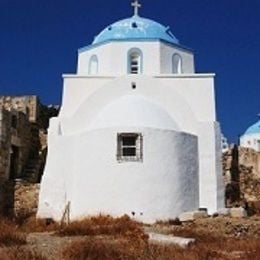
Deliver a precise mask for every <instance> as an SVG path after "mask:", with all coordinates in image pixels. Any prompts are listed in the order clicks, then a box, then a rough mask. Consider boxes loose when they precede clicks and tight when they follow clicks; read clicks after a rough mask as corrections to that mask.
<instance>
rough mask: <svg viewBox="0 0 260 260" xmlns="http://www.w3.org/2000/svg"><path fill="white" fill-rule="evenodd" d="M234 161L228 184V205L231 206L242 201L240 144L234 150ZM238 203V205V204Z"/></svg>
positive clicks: (232, 156)
mask: <svg viewBox="0 0 260 260" xmlns="http://www.w3.org/2000/svg"><path fill="white" fill-rule="evenodd" d="M231 153H232V155H231V158H232V161H231V168H230V175H231V182H230V183H228V184H227V185H226V206H227V207H231V206H234V204H236V203H237V204H238V205H239V203H240V199H241V191H240V173H239V150H238V146H237V145H234V147H233V149H232V151H231ZM238 205H237V206H238Z"/></svg>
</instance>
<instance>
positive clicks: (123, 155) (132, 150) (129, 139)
mask: <svg viewBox="0 0 260 260" xmlns="http://www.w3.org/2000/svg"><path fill="white" fill-rule="evenodd" d="M142 150H143V138H142V135H141V134H140V133H120V134H118V135H117V160H118V161H119V162H124V161H126V162H127V161H135V162H137V161H142V158H143V151H142Z"/></svg>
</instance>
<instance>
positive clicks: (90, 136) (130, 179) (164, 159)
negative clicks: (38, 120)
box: [38, 127, 199, 223]
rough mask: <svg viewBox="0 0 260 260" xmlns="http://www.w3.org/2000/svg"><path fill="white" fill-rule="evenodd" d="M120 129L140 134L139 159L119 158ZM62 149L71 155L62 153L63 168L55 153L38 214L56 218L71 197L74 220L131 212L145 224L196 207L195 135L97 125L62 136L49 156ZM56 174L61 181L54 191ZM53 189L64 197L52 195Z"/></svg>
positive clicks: (197, 201) (57, 153) (48, 167)
mask: <svg viewBox="0 0 260 260" xmlns="http://www.w3.org/2000/svg"><path fill="white" fill-rule="evenodd" d="M118 132H140V133H142V134H143V145H144V148H143V149H144V150H143V151H144V153H143V154H144V158H143V162H129V163H119V162H118V161H117V157H116V155H117V133H118ZM57 138H58V139H59V138H60V137H57ZM64 153H65V154H68V155H69V154H70V155H73V156H70V157H69V156H68V157H67V156H65V157H63V156H62V157H63V158H64V159H66V163H65V161H64V162H63V164H66V169H64V168H62V164H61V163H59V161H60V160H61V158H59V159H58V158H57V156H56V159H55V160H52V161H49V164H48V166H47V168H46V171H45V176H44V179H43V182H42V186H43V187H45V188H44V189H42V190H41V195H40V205H39V211H38V217H43V216H44V217H46V216H47V215H48V213H49V215H50V216H51V217H53V218H54V219H56V220H60V218H61V216H62V210H59V209H62V208H65V205H66V201H70V202H71V218H72V219H75V218H80V217H83V216H86V215H95V214H99V213H104V214H111V215H113V216H120V215H123V214H128V215H129V216H132V214H131V213H132V212H135V218H136V219H138V220H140V221H144V222H147V223H151V222H155V221H156V220H158V219H164V220H167V219H169V218H174V217H177V216H178V215H179V214H180V213H181V212H183V211H189V210H195V209H197V208H198V207H199V204H198V203H199V198H198V197H199V192H198V157H197V153H198V146H197V138H196V137H194V136H191V135H187V134H184V133H178V132H175V131H170V130H160V129H151V128H132V127H131V128H129V127H120V128H118V127H117V128H107V129H96V130H94V131H87V132H84V133H82V134H81V135H76V136H70V137H64V138H63V142H62V143H61V142H60V143H59V142H58V143H57V142H56V143H55V149H52V150H51V151H50V154H49V158H51V157H53V158H55V156H54V154H56V155H61V154H64ZM60 157H61V156H60ZM61 172H62V176H61V175H60V173H61ZM58 178H61V183H62V182H63V180H64V181H65V183H64V184H62V185H61V186H60V188H59V189H58V190H56V189H57V186H58V185H57V179H58ZM55 179H56V181H54V180H55ZM54 190H56V191H58V192H60V193H61V194H62V195H63V196H61V195H60V194H59V195H58V196H55V197H52V194H53V191H54ZM64 191H65V192H64ZM54 194H55V195H56V192H55V193H54ZM64 198H66V199H64ZM46 204H48V205H49V208H48V207H46ZM53 209H55V210H54V211H53Z"/></svg>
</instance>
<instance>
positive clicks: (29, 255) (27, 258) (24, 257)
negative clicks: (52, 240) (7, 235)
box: [0, 247, 47, 260]
mask: <svg viewBox="0 0 260 260" xmlns="http://www.w3.org/2000/svg"><path fill="white" fill-rule="evenodd" d="M0 259H2V260H20V259H21V260H47V259H46V258H45V257H43V256H42V255H41V254H39V253H38V252H36V251H34V250H30V249H25V248H22V247H12V248H8V249H5V250H2V251H0Z"/></svg>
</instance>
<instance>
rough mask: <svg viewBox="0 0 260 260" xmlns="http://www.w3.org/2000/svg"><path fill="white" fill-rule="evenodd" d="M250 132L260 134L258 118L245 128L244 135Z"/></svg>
mask: <svg viewBox="0 0 260 260" xmlns="http://www.w3.org/2000/svg"><path fill="white" fill-rule="evenodd" d="M250 134H260V120H259V121H258V122H257V123H255V124H254V125H252V126H250V127H249V128H248V129H247V130H246V132H245V135H250Z"/></svg>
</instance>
